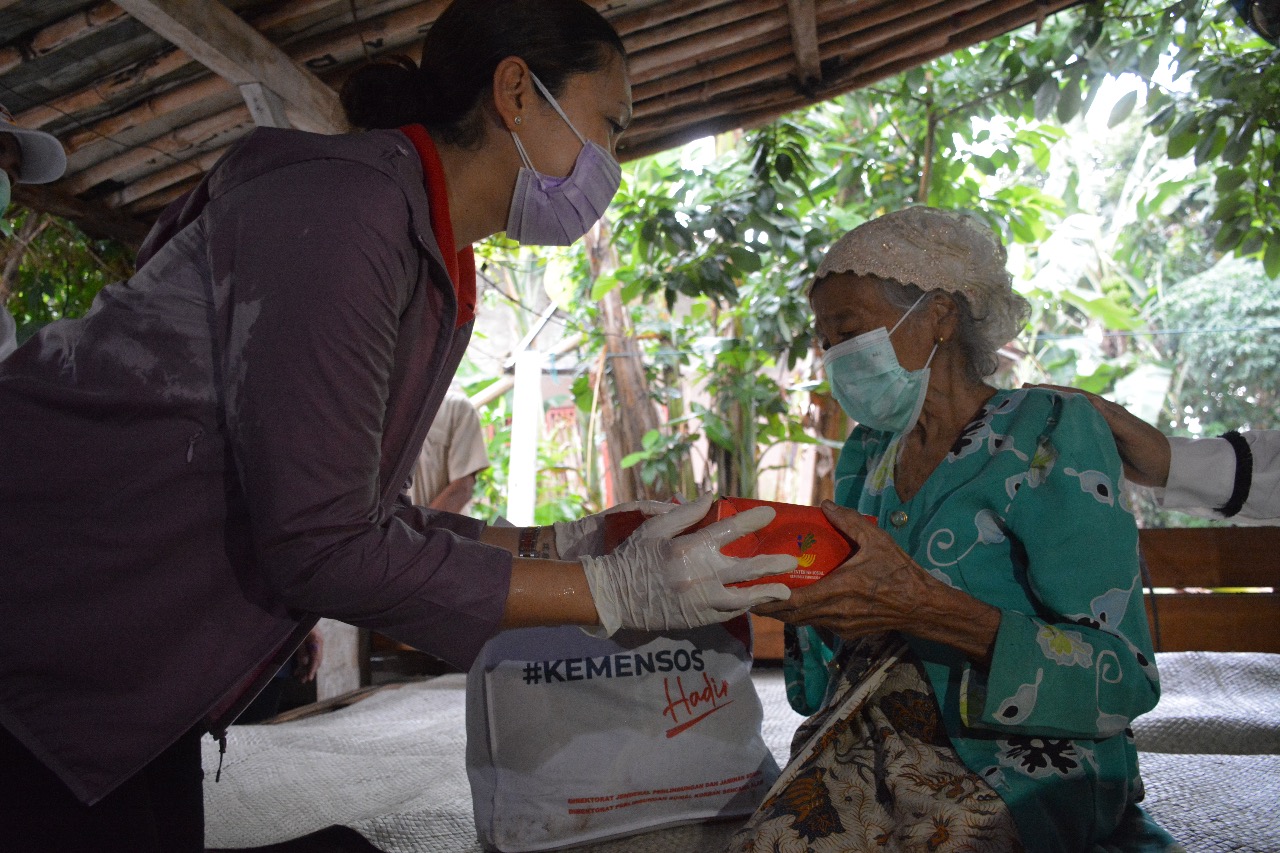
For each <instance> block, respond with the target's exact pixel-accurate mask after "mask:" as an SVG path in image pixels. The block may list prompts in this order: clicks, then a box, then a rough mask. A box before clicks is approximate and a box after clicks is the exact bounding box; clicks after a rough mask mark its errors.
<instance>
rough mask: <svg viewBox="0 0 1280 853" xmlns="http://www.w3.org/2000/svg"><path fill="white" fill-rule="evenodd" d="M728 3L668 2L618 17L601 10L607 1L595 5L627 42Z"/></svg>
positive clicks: (716, 0)
mask: <svg viewBox="0 0 1280 853" xmlns="http://www.w3.org/2000/svg"><path fill="white" fill-rule="evenodd" d="M726 2H728V3H729V4H730V5H731V4H732V2H733V0H667V2H663V3H652V4H650V5H648V6H646V7H644V8H643V9H637V10H636V11H634V12H623V13H621V14H618V15H610V14H609V10H608V9H607V8H601V7H607V6H608V5H609V3H608V2H607V0H605V1H604V2H602V0H596V2H595V3H593V5H594V6H595V7H596V8H597V9H598V10H599V11H600V12H601V14H603V15H604V16H605V17H606V18H608V19H609V23H611V24H613V28H614V29H615V30H617V31H618V34H619V35H620V36H622V38H623V40H624V41H625V40H626V39H627V37H628V36H631V35H634V34H638V33H641V32H643V31H644V30H647V29H649V28H651V27H658V26H662V25H664V24H667V23H670V22H671V21H674V20H677V19H679V18H683V17H686V16H688V15H697V14H700V13H702V12H705V11H707V10H708V9H714V8H716V7H718V6H723V5H725V4H726Z"/></svg>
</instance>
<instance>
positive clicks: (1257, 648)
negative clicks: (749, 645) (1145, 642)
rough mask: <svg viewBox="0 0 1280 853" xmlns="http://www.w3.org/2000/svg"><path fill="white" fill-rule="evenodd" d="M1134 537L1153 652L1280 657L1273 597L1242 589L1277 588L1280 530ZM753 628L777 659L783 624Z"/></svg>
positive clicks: (768, 656)
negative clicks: (1146, 584)
mask: <svg viewBox="0 0 1280 853" xmlns="http://www.w3.org/2000/svg"><path fill="white" fill-rule="evenodd" d="M1138 538H1139V542H1140V543H1141V548H1142V555H1143V558H1144V559H1145V560H1146V563H1147V568H1148V570H1149V572H1150V575H1151V586H1153V587H1155V588H1156V590H1157V592H1156V594H1155V595H1154V596H1152V595H1150V594H1148V595H1146V596H1145V598H1146V604H1147V618H1148V620H1149V621H1150V622H1151V629H1152V639H1153V641H1156V642H1157V644H1156V651H1161V652H1182V651H1212V652H1274V653H1280V592H1276V591H1272V592H1257V591H1245V590H1257V589H1266V588H1270V589H1272V590H1276V589H1277V588H1280V527H1213V528H1209V527H1206V528H1191V527H1186V528H1168V529H1163V530H1141V531H1139V533H1138ZM1192 589H1197V590H1205V591H1204V592H1189V591H1187V590H1192ZM1153 610H1154V613H1153ZM1157 617H1158V621H1159V631H1157V630H1156V621H1157ZM752 622H753V625H754V628H755V655H756V659H757V660H759V661H765V662H768V661H780V660H782V623H781V622H779V621H777V620H776V619H767V618H764V617H759V616H753V617H752ZM1157 636H1158V641H1157V640H1156V638H1157Z"/></svg>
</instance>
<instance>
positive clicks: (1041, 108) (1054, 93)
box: [1035, 76, 1061, 121]
mask: <svg viewBox="0 0 1280 853" xmlns="http://www.w3.org/2000/svg"><path fill="white" fill-rule="evenodd" d="M1060 92H1061V89H1060V88H1059V86H1058V80H1057V78H1055V77H1052V76H1050V77H1048V78H1047V79H1046V80H1045V81H1044V82H1043V83H1041V84H1040V88H1039V89H1037V90H1036V97H1035V117H1036V120H1037V121H1044V120H1045V119H1047V118H1048V117H1049V115H1050V114H1051V113H1052V112H1053V108H1054V107H1056V106H1057V105H1058V96H1059V94H1060Z"/></svg>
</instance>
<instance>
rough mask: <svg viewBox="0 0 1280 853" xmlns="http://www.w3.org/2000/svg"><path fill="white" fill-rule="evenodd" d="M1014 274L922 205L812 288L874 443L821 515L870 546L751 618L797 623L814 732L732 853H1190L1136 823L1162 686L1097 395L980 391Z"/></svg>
mask: <svg viewBox="0 0 1280 853" xmlns="http://www.w3.org/2000/svg"><path fill="white" fill-rule="evenodd" d="M1005 261H1006V255H1005V252H1004V248H1003V247H1002V246H1001V244H1000V242H999V240H998V239H996V238H995V237H994V236H993V234H992V233H991V231H990V230H989V229H988V228H986V227H985V226H983V225H980V224H977V223H976V222H975V221H974V220H972V219H970V218H969V217H967V216H965V215H962V214H959V213H955V212H948V211H942V210H936V209H932V208H926V207H913V208H909V209H906V210H902V211H898V212H896V213H891V214H889V215H887V216H884V217H881V218H879V219H876V220H874V221H871V222H868V223H866V224H864V225H862V226H860V227H859V228H856V229H854V230H853V231H851V232H850V233H848V234H846V235H845V236H844V237H843V238H841V239H840V240H839V241H838V242H837V243H836V244H835V245H834V246H833V247H832V248H831V249H830V251H829V252H828V254H827V256H826V258H825V259H824V260H823V262H822V264H821V266H820V267H819V269H818V275H817V278H816V281H815V283H814V285H813V288H812V290H811V292H810V300H811V304H812V306H813V311H814V315H815V319H816V329H817V332H818V336H819V338H820V340H821V343H822V346H823V348H824V349H825V357H824V362H825V365H826V371H827V376H828V379H829V381H830V383H831V389H832V393H833V394H834V396H835V398H836V400H837V401H838V402H839V403H840V405H841V407H842V408H843V409H844V410H845V412H846V413H848V415H849V416H850V417H851V418H853V419H854V420H855V421H857V422H858V426H857V428H856V429H855V430H854V431H853V434H852V435H851V436H850V437H849V440H848V442H847V443H846V444H845V446H844V449H843V451H842V452H841V454H840V460H839V464H838V465H837V468H836V503H838V504H839V505H840V506H836V505H835V504H831V503H827V504H826V505H825V507H824V509H825V510H826V512H827V515H828V517H829V518H830V519H831V520H832V522H833V523H835V524H836V525H838V526H840V527H841V528H842V529H843V530H844V531H846V533H847V535H848V536H849V537H850V538H851V539H854V540H856V542H857V543H858V545H859V546H860V549H859V550H858V551H857V553H856V554H855V556H854V557H853V558H852V559H850V560H849V561H848V562H847V563H846V564H845V565H844V566H842V567H840V568H839V569H837V570H836V571H835V572H832V573H831V574H830V575H829V576H828V577H826V578H825V579H823V580H822V581H819V582H818V583H815V584H813V585H812V586H810V587H807V588H805V589H801V590H797V591H796V592H795V593H794V594H793V595H792V597H791V599H790V600H789V601H787V602H785V603H779V604H770V605H765V606H764V607H761V608H758V609H757V612H761V613H765V614H768V615H771V616H775V617H778V618H780V619H783V620H784V621H786V622H788V623H792V625H793V626H805V627H792V626H789V627H788V649H787V656H788V661H787V663H788V676H789V679H788V680H789V684H788V688H789V689H788V692H789V695H790V698H791V701H792V704H793V705H794V706H795V707H796V709H797V710H799V711H800V712H801V713H808V714H814V716H812V717H811V718H810V719H809V720H808V721H807V722H806V723H805V724H804V725H803V726H802V727H801V729H800V731H799V732H797V734H796V738H795V741H794V744H793V757H792V762H791V764H790V765H789V766H788V768H787V770H786V771H785V772H784V774H783V776H782V778H781V779H780V781H779V783H778V784H777V785H776V786H775V787H774V789H773V790H772V791H771V792H770V795H769V797H768V798H767V799H766V801H765V802H764V804H763V805H762V806H761V807H760V809H759V810H758V811H757V812H756V814H755V815H754V816H753V817H752V819H751V820H750V821H749V822H748V824H747V825H746V826H745V827H744V828H743V829H742V830H740V832H739V833H738V834H737V835H736V836H735V838H734V840H733V842H732V843H731V844H730V849H732V850H740V851H765V850H768V851H789V850H808V851H853V850H871V849H877V850H878V849H892V850H930V851H959V850H966V851H973V850H990V851H1011V850H1035V851H1089V850H1096V849H1132V850H1167V849H1174V850H1177V849H1180V848H1178V847H1177V846H1176V845H1175V844H1174V843H1173V840H1172V839H1171V838H1169V836H1168V835H1167V833H1165V832H1164V831H1163V830H1161V829H1160V828H1159V827H1158V826H1156V825H1155V824H1153V823H1152V822H1151V821H1150V820H1149V819H1147V818H1146V816H1145V815H1144V813H1143V812H1142V811H1141V809H1140V808H1139V807H1138V806H1137V803H1138V801H1139V800H1141V799H1142V796H1143V792H1142V782H1141V779H1140V778H1139V775H1138V764H1137V754H1136V752H1135V749H1134V745H1133V740H1132V737H1131V732H1130V731H1129V725H1130V723H1131V721H1132V720H1133V718H1134V717H1136V716H1138V715H1139V714H1142V713H1144V712H1146V711H1148V710H1150V709H1151V708H1152V707H1153V706H1154V705H1155V703H1156V699H1157V698H1158V696H1159V682H1158V679H1157V674H1156V668H1155V664H1154V661H1153V657H1152V651H1151V642H1150V639H1149V636H1148V631H1147V621H1146V613H1145V611H1144V608H1143V603H1142V589H1141V585H1140V583H1139V572H1138V552H1137V530H1136V528H1135V525H1134V520H1133V518H1132V516H1131V514H1130V512H1129V510H1128V509H1127V508H1126V507H1125V506H1124V504H1123V503H1122V502H1121V501H1120V500H1119V495H1118V481H1119V479H1120V460H1119V458H1118V457H1117V455H1116V451H1115V446H1114V444H1113V443H1112V440H1111V436H1110V433H1109V432H1108V430H1107V427H1106V424H1105V423H1104V422H1103V421H1102V419H1101V418H1100V417H1099V416H1098V415H1097V413H1096V412H1095V411H1094V410H1093V408H1092V407H1091V406H1090V405H1089V404H1088V402H1087V401H1085V400H1084V399H1083V398H1081V397H1078V396H1070V395H1059V394H1057V393H1053V392H1049V391H1039V390H1017V391H999V390H997V389H995V388H994V387H992V386H990V385H988V384H986V383H985V382H984V377H986V376H988V375H990V374H991V373H992V372H993V371H994V370H995V368H996V366H997V357H996V351H997V348H998V347H999V346H1001V345H1002V344H1004V343H1005V342H1006V341H1008V340H1009V339H1011V338H1012V337H1013V336H1014V335H1015V334H1016V333H1017V332H1018V330H1019V329H1020V328H1021V326H1022V324H1023V323H1024V321H1025V318H1026V315H1027V310H1028V306H1027V303H1026V301H1025V300H1023V299H1022V298H1021V297H1019V296H1017V295H1016V294H1014V293H1013V292H1012V290H1011V287H1010V284H1011V283H1010V277H1009V274H1008V273H1007V272H1006V271H1005ZM844 507H847V508H848V509H844ZM854 510H856V511H854ZM860 513H865V514H866V515H869V516H874V517H875V518H876V519H877V521H878V524H877V525H872V524H870V523H869V522H867V521H865V520H864V519H863V518H862V517H861V515H860ZM833 653H834V659H833V660H831V664H830V666H829V667H824V666H823V665H822V664H823V663H825V661H826V660H827V659H829V658H830V657H831V655H832V654H833ZM828 680H829V683H828ZM815 682H816V683H815ZM815 711H816V714H815V713H814V712H815Z"/></svg>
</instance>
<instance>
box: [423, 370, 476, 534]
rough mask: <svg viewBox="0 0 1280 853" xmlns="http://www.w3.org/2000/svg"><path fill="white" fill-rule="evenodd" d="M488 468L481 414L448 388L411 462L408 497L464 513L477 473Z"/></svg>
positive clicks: (435, 507)
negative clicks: (424, 439)
mask: <svg viewBox="0 0 1280 853" xmlns="http://www.w3.org/2000/svg"><path fill="white" fill-rule="evenodd" d="M488 467H489V454H488V452H486V450H485V446H484V435H483V433H481V432H480V414H479V412H477V411H476V407H475V406H473V405H472V404H471V401H470V400H469V399H467V395H466V394H461V393H458V392H456V391H450V392H449V394H448V395H446V396H445V398H444V402H442V403H441V404H440V411H438V412H436V417H435V420H433V421H432V422H431V429H430V430H428V432H427V440H426V441H425V442H423V444H422V452H421V453H419V454H418V459H417V461H416V462H415V463H414V465H413V480H412V482H410V484H409V500H410V501H411V502H412V503H413V504H414V505H415V506H425V507H429V508H431V509H442V510H444V511H446V512H456V513H462V512H465V511H466V508H467V506H468V505H469V504H470V503H471V495H472V493H473V492H474V491H475V487H476V474H478V473H480V472H481V471H483V470H484V469H486V468H488Z"/></svg>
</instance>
